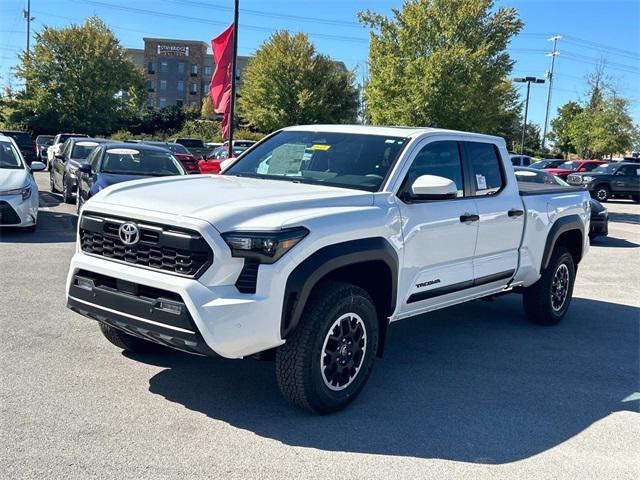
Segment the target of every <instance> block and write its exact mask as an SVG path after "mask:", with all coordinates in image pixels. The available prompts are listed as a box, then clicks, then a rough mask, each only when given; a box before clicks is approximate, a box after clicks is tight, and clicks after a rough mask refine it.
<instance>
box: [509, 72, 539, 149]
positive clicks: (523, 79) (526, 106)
mask: <svg viewBox="0 0 640 480" xmlns="http://www.w3.org/2000/svg"><path fill="white" fill-rule="evenodd" d="M513 81H514V82H516V83H526V84H527V96H526V100H525V102H524V121H523V122H522V141H521V142H520V155H524V135H525V132H526V131H527V115H528V114H529V92H530V91H531V84H532V83H544V78H536V77H517V78H514V79H513Z"/></svg>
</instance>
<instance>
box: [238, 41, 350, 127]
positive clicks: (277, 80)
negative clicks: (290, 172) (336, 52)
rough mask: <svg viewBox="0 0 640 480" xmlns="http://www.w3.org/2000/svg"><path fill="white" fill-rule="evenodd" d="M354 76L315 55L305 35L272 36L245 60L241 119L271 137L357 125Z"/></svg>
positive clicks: (334, 63)
mask: <svg viewBox="0 0 640 480" xmlns="http://www.w3.org/2000/svg"><path fill="white" fill-rule="evenodd" d="M353 82H354V74H353V72H350V71H348V70H346V69H345V68H344V66H343V65H341V64H337V63H336V62H333V61H332V60H331V59H330V58H329V57H327V56H325V55H321V54H319V53H317V52H316V50H315V47H314V46H313V45H312V44H311V43H310V42H309V39H308V38H307V36H306V35H305V34H303V33H295V34H290V33H289V32H288V31H286V30H285V31H280V32H276V33H274V34H273V35H272V36H271V37H270V38H269V39H268V40H267V41H266V42H265V43H264V44H263V45H262V46H261V47H260V48H259V49H258V50H257V52H256V54H255V56H254V57H253V58H251V60H249V64H248V65H247V67H246V69H245V71H244V84H243V86H242V89H241V90H240V98H239V100H238V108H239V112H238V113H239V115H240V116H241V117H243V119H244V121H246V122H248V124H249V125H250V126H252V127H253V128H255V129H257V130H259V131H262V132H270V131H273V130H276V129H278V128H282V127H285V126H288V125H296V124H305V123H343V122H352V121H354V120H355V117H356V112H357V108H358V90H357V88H356V87H355V86H354V83H353Z"/></svg>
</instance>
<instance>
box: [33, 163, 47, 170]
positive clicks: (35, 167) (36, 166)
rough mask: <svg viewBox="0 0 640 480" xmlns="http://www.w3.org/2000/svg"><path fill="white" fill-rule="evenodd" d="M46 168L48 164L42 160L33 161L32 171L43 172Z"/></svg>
mask: <svg viewBox="0 0 640 480" xmlns="http://www.w3.org/2000/svg"><path fill="white" fill-rule="evenodd" d="M45 168H47V166H46V165H45V164H44V163H42V162H36V161H33V162H31V171H32V172H41V171H42V170H44V169H45Z"/></svg>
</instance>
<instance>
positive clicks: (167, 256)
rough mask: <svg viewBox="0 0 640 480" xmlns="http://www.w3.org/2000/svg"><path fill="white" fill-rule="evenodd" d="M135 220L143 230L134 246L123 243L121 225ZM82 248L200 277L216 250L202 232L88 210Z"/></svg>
mask: <svg viewBox="0 0 640 480" xmlns="http://www.w3.org/2000/svg"><path fill="white" fill-rule="evenodd" d="M129 221H130V222H134V223H135V224H136V225H137V226H138V228H139V230H140V241H139V242H138V243H137V244H136V245H133V246H128V245H125V244H124V243H122V241H121V240H120V237H119V235H118V228H119V227H120V225H121V224H123V223H125V222H129ZM79 235H80V248H81V249H82V251H83V252H84V253H86V254H88V255H94V256H97V257H101V258H104V259H107V260H111V261H114V262H120V263H124V264H127V265H131V266H135V267H140V268H146V269H149V270H154V271H158V272H164V273H169V274H172V275H178V276H181V277H187V278H198V277H199V276H200V275H202V273H203V272H204V271H205V270H206V269H207V268H209V266H211V264H212V263H213V251H212V250H211V247H210V246H209V244H208V243H207V241H206V240H205V239H204V238H203V237H202V235H200V233H198V232H196V231H193V230H189V229H185V228H180V227H174V226H169V225H161V224H156V223H150V222H144V221H138V220H135V219H129V218H123V217H117V216H111V215H109V216H106V215H103V214H100V213H94V212H84V213H83V215H82V217H81V219H80V229H79Z"/></svg>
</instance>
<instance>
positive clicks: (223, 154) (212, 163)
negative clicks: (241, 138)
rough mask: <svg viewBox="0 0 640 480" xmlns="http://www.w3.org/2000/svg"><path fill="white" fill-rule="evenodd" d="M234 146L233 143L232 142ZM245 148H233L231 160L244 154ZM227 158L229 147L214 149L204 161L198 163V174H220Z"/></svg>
mask: <svg viewBox="0 0 640 480" xmlns="http://www.w3.org/2000/svg"><path fill="white" fill-rule="evenodd" d="M233 143H234V145H235V143H236V142H235V141H234V142H233ZM245 150H246V148H242V147H235V146H234V147H233V155H232V157H231V158H235V157H237V156H238V155H240V154H241V153H242V152H244V151H245ZM228 158H229V147H228V146H222V147H218V148H216V149H215V150H214V151H213V152H212V153H211V154H210V155H209V156H208V157H207V158H206V160H200V161H199V162H198V168H199V169H200V173H220V171H221V170H222V164H223V163H224V161H225V160H227V159H228Z"/></svg>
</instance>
